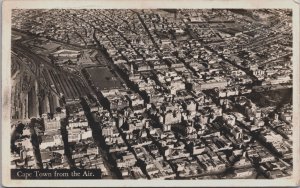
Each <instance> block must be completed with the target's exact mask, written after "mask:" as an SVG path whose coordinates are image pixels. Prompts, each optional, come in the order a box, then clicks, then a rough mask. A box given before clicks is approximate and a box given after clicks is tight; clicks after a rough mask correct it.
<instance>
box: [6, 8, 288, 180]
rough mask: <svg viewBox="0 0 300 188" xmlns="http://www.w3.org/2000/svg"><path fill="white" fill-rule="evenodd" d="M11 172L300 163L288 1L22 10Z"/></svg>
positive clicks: (281, 167)
mask: <svg viewBox="0 0 300 188" xmlns="http://www.w3.org/2000/svg"><path fill="white" fill-rule="evenodd" d="M11 33H12V36H11V83H12V85H11V106H10V114H11V125H10V126H11V137H10V148H11V161H9V163H10V166H11V169H70V170H71V169H98V170H99V171H100V172H101V176H100V177H99V179H154V180H155V179H157V180H175V179H189V180H201V179H278V178H290V177H291V175H292V172H293V150H292V148H293V147H292V146H293V141H292V129H293V126H292V119H293V116H292V112H293V109H292V90H293V88H292V86H293V84H292V81H293V75H292V74H293V71H292V43H293V35H292V10H290V9H133V10H131V9H14V10H13V11H12V30H11Z"/></svg>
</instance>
